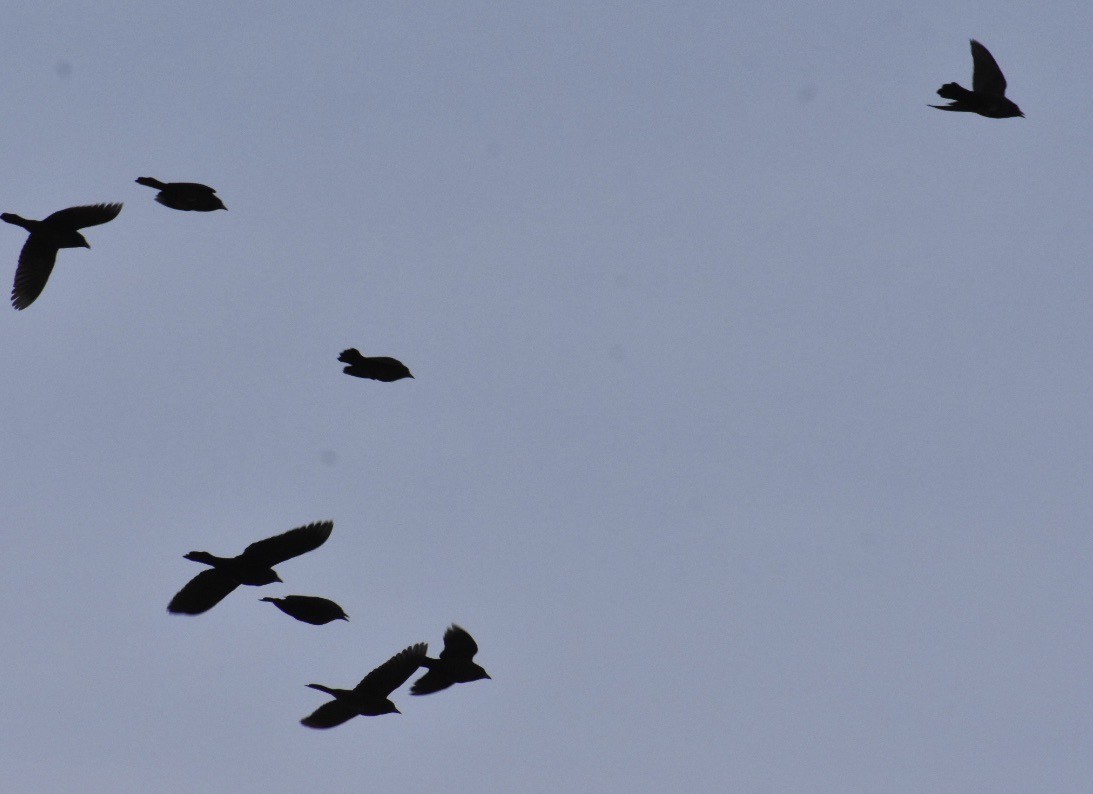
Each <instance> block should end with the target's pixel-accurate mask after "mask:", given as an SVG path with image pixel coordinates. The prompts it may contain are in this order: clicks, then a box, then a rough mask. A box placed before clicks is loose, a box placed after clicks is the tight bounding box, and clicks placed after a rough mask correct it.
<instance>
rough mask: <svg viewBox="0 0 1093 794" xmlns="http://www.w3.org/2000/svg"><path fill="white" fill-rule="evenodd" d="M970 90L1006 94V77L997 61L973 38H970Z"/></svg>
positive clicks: (993, 94)
mask: <svg viewBox="0 0 1093 794" xmlns="http://www.w3.org/2000/svg"><path fill="white" fill-rule="evenodd" d="M972 90H973V91H975V92H976V93H977V94H986V95H987V96H994V97H1000V96H1005V94H1006V78H1005V77H1004V76H1003V75H1002V70H1001V69H999V68H998V62H997V61H995V60H994V56H993V55H991V54H990V52H988V51H987V48H986V47H984V46H983V45H982V44H980V43H979V42H978V41H976V40H975V39H972Z"/></svg>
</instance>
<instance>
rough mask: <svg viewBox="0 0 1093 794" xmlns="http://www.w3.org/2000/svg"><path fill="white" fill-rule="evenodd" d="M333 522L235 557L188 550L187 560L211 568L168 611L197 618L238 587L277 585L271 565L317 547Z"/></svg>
mask: <svg viewBox="0 0 1093 794" xmlns="http://www.w3.org/2000/svg"><path fill="white" fill-rule="evenodd" d="M333 529H334V522H333V521H319V522H316V523H314V524H308V525H307V526H303V527H297V528H296V529H290V530H289V531H288V532H285V533H282V534H280V535H275V536H274V537H272V538H266V539H265V540H259V541H255V542H254V543H252V544H250V545H249V546H247V548H245V549H243V553H242V554H240V555H239V556H238V557H216V556H214V555H212V554H209V552H207V551H191V552H190V553H189V554H184V555H183V556H184V557H185V558H186V559H187V560H193V561H194V562H201V563H204V564H205V565H211V566H212V568H211V569H210V570H208V571H202V572H201V573H199V574H198V575H197V576H195V577H194V578H193V579H191V580H190V581H189V582H187V584H186V586H185V587H183V588H182V589H181V590H179V591H178V593H177V594H176V595H175V597H174V598H172V599H171V603H170V604H168V605H167V611H168V612H175V613H181V614H183V615H200V614H201V613H202V612H206V611H208V610H210V609H212V608H213V607H214V606H216V605H217V604H219V603H220V601H222V600H223V599H224V597H225V596H227V595H228V593H230V592H231V591H232V590H234V589H235V588H237V587H238V586H239V585H241V584H249V585H264V584H272V583H273V582H280V581H281V577H280V576H278V575H277V572H276V571H275V570H273V566H274V565H277V564H278V563H282V562H284V561H285V560H290V559H292V558H293V557H299V556H300V555H301V554H306V553H307V552H309V551H313V550H314V549H317V548H319V546H321V545H323V543H325V542H326V539H327V538H329V537H330V533H331V531H332V530H333Z"/></svg>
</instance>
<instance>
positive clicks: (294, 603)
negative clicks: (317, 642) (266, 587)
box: [262, 595, 349, 626]
mask: <svg viewBox="0 0 1093 794" xmlns="http://www.w3.org/2000/svg"><path fill="white" fill-rule="evenodd" d="M262 600H263V601H269V602H270V603H271V604H273V605H274V606H275V607H277V608H278V609H279V610H281V611H282V612H284V613H285V614H286V615H291V616H292V617H294V618H296V619H297V620H302V621H303V622H304V623H310V624H311V625H312V626H325V625H326V624H327V623H329V622H331V621H332V620H349V615H347V614H345V610H343V609H342V608H341V607H340V606H338V605H337V604H335V603H334V602H333V601H331V600H330V599H329V598H319V597H318V596H302V595H290V596H285V597H284V598H272V597H270V596H266V597H265V598H263V599H262Z"/></svg>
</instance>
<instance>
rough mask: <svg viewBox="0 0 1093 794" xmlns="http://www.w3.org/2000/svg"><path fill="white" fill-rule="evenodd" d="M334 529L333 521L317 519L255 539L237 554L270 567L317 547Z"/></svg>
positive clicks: (324, 541) (249, 560)
mask: <svg viewBox="0 0 1093 794" xmlns="http://www.w3.org/2000/svg"><path fill="white" fill-rule="evenodd" d="M333 531H334V522H333V521H317V522H316V523H314V524H308V525H307V526H304V527H296V529H290V530H289V531H288V532H283V533H281V534H280V535H274V536H273V537H272V538H266V539H265V540H256V541H255V542H254V543H252V544H250V545H249V546H247V548H245V549H243V553H242V554H241V555H239V556H240V557H242V558H243V559H245V560H246V561H247V562H254V563H261V564H263V565H268V566H270V567H272V566H274V565H277V563H280V562H284V561H285V560H290V559H292V558H293V557H299V556H300V555H301V554H306V553H307V552H309V551H313V550H314V549H317V548H319V547H320V546H322V545H323V544H324V543H326V539H327V538H329V537H330V533H331V532H333Z"/></svg>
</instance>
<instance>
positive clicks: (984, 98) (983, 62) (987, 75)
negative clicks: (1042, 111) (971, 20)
mask: <svg viewBox="0 0 1093 794" xmlns="http://www.w3.org/2000/svg"><path fill="white" fill-rule="evenodd" d="M937 94H938V96H940V97H941V98H943V99H951V100H953V102H952V104H950V105H930V107H932V108H937V109H938V110H956V111H962V112H965V113H978V114H979V115H980V116H986V117H987V118H991V119H1009V118H1014V117H1015V116H1020V117H1021V118H1024V117H1025V114H1024V113H1022V112H1021V108H1019V107H1017V105H1015V104H1014V103H1013V102H1011V101H1010V100H1008V99H1006V78H1005V77H1003V76H1002V70H1001V69H999V68H998V62H997V61H995V60H994V56H993V55H991V54H990V53H989V52H988V51H987V48H986V47H984V46H983V45H982V44H980V43H979V42H978V41H976V40H975V39H972V90H971V91H969V90H968V89H966V88H964V87H963V86H961V85H960V84H959V83H946V84H945V85H943V86H941V88H939V89H937Z"/></svg>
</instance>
